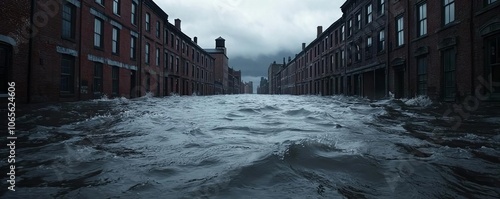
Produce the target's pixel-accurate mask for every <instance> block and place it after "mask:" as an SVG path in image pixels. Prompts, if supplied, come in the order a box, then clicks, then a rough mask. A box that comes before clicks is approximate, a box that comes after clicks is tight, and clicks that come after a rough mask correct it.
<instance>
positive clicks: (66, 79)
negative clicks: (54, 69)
mask: <svg viewBox="0 0 500 199" xmlns="http://www.w3.org/2000/svg"><path fill="white" fill-rule="evenodd" d="M74 82H75V58H74V57H72V56H69V55H63V56H62V60H61V88H60V92H61V93H65V94H73V93H74V91H75V87H74Z"/></svg>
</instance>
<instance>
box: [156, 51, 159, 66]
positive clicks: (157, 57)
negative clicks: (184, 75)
mask: <svg viewBox="0 0 500 199" xmlns="http://www.w3.org/2000/svg"><path fill="white" fill-rule="evenodd" d="M156 66H160V49H159V48H156Z"/></svg>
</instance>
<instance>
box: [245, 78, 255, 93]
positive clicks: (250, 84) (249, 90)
mask: <svg viewBox="0 0 500 199" xmlns="http://www.w3.org/2000/svg"><path fill="white" fill-rule="evenodd" d="M245 93H246V94H253V82H252V81H249V82H247V83H245Z"/></svg>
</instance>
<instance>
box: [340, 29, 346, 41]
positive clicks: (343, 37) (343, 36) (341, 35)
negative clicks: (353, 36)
mask: <svg viewBox="0 0 500 199" xmlns="http://www.w3.org/2000/svg"><path fill="white" fill-rule="evenodd" d="M340 29H341V32H340V37H341V39H342V40H341V41H344V40H345V26H342V28H340Z"/></svg>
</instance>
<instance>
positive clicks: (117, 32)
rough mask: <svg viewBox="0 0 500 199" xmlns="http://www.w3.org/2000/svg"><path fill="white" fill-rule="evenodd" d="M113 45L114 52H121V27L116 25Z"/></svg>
mask: <svg viewBox="0 0 500 199" xmlns="http://www.w3.org/2000/svg"><path fill="white" fill-rule="evenodd" d="M111 47H112V52H113V53H114V54H118V53H119V52H120V29H118V28H116V27H113V37H112V42H111Z"/></svg>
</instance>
